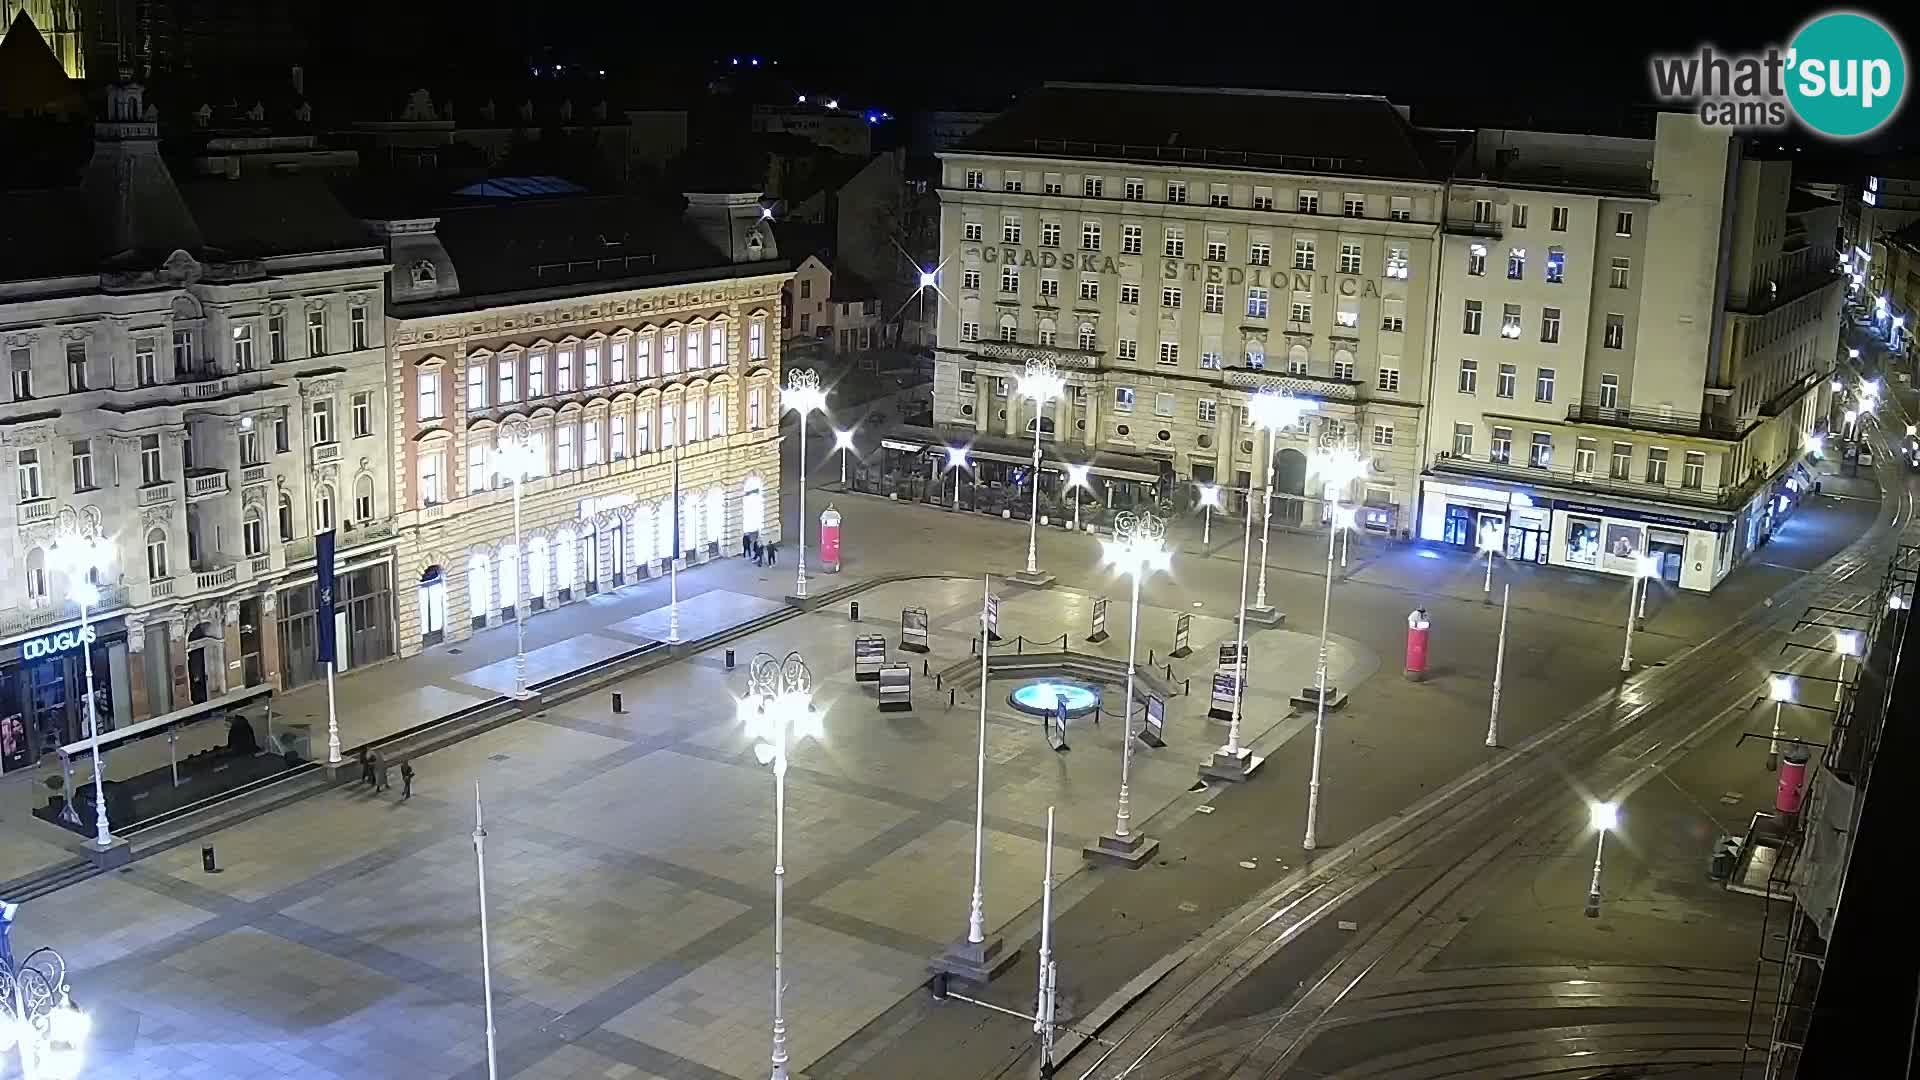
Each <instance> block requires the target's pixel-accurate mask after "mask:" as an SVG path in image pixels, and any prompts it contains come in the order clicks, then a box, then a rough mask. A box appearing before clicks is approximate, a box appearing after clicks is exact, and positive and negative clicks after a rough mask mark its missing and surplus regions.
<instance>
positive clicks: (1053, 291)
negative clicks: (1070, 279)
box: [1040, 277, 1060, 300]
mask: <svg viewBox="0 0 1920 1080" xmlns="http://www.w3.org/2000/svg"><path fill="white" fill-rule="evenodd" d="M1040 296H1041V298H1042V299H1045V300H1058V299H1060V279H1059V278H1057V277H1043V278H1041V279H1040Z"/></svg>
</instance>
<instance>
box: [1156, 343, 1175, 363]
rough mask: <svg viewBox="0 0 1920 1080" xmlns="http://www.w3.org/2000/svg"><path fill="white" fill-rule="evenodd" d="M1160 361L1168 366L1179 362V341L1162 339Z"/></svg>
mask: <svg viewBox="0 0 1920 1080" xmlns="http://www.w3.org/2000/svg"><path fill="white" fill-rule="evenodd" d="M1160 362H1161V363H1163V364H1166V365H1168V366H1169V367H1171V366H1173V365H1175V364H1178V363H1179V362H1180V343H1179V342H1177V341H1163V342H1161V343H1160Z"/></svg>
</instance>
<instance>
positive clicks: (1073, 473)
mask: <svg viewBox="0 0 1920 1080" xmlns="http://www.w3.org/2000/svg"><path fill="white" fill-rule="evenodd" d="M1092 475H1093V466H1091V465H1069V466H1067V490H1068V491H1073V490H1074V489H1076V488H1086V489H1087V490H1088V491H1092V490H1093V485H1092V484H1089V483H1088V482H1087V478H1088V477H1090V476H1092ZM1073 531H1074V532H1079V531H1080V496H1078V495H1075V496H1074V497H1073Z"/></svg>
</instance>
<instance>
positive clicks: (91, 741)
mask: <svg viewBox="0 0 1920 1080" xmlns="http://www.w3.org/2000/svg"><path fill="white" fill-rule="evenodd" d="M53 557H54V560H55V564H56V565H57V566H58V567H59V568H60V569H61V572H62V574H61V576H63V577H64V578H66V581H67V594H68V595H69V596H71V597H72V598H73V602H74V603H76V604H78V605H79V606H80V663H81V666H82V667H84V668H85V669H86V673H87V676H86V678H87V743H88V748H89V752H90V753H91V754H92V756H93V828H94V836H93V842H94V844H95V846H97V847H99V849H100V850H102V851H105V850H106V849H108V848H110V847H112V846H113V831H112V830H111V829H110V828H108V826H107V787H106V769H105V768H104V767H102V765H101V763H100V710H99V709H98V708H96V707H95V701H94V696H93V637H94V634H93V624H92V622H91V621H90V619H89V615H90V613H91V612H92V609H93V608H96V607H98V606H99V605H100V587H99V586H98V585H96V584H94V581H95V579H96V578H97V577H98V576H99V574H100V572H101V571H103V570H105V569H106V568H107V564H108V563H109V562H110V561H112V558H113V551H112V549H111V548H109V547H108V546H107V545H106V544H105V543H104V542H102V541H101V539H100V537H99V535H98V534H97V533H95V532H94V531H92V530H91V528H89V529H88V530H87V531H85V532H81V533H75V534H73V535H71V536H69V537H67V538H65V539H63V540H61V541H59V542H57V543H55V544H54V546H53ZM69 812H71V808H69Z"/></svg>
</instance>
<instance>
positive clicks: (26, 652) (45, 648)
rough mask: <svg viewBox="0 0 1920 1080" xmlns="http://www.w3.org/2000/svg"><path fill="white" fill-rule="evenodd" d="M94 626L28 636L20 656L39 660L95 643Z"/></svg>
mask: <svg viewBox="0 0 1920 1080" xmlns="http://www.w3.org/2000/svg"><path fill="white" fill-rule="evenodd" d="M95 636H96V635H95V633H94V630H93V627H91V626H89V627H87V628H86V629H84V630H81V629H77V628H76V629H73V630H62V631H60V632H58V633H54V634H43V635H41V636H40V637H37V638H28V639H27V640H26V641H25V642H23V643H21V645H20V656H21V658H22V659H24V660H38V659H40V658H42V657H46V656H58V655H59V654H61V653H64V652H70V651H72V650H74V649H77V648H79V647H80V646H82V645H91V644H93V639H94V637H95Z"/></svg>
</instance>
